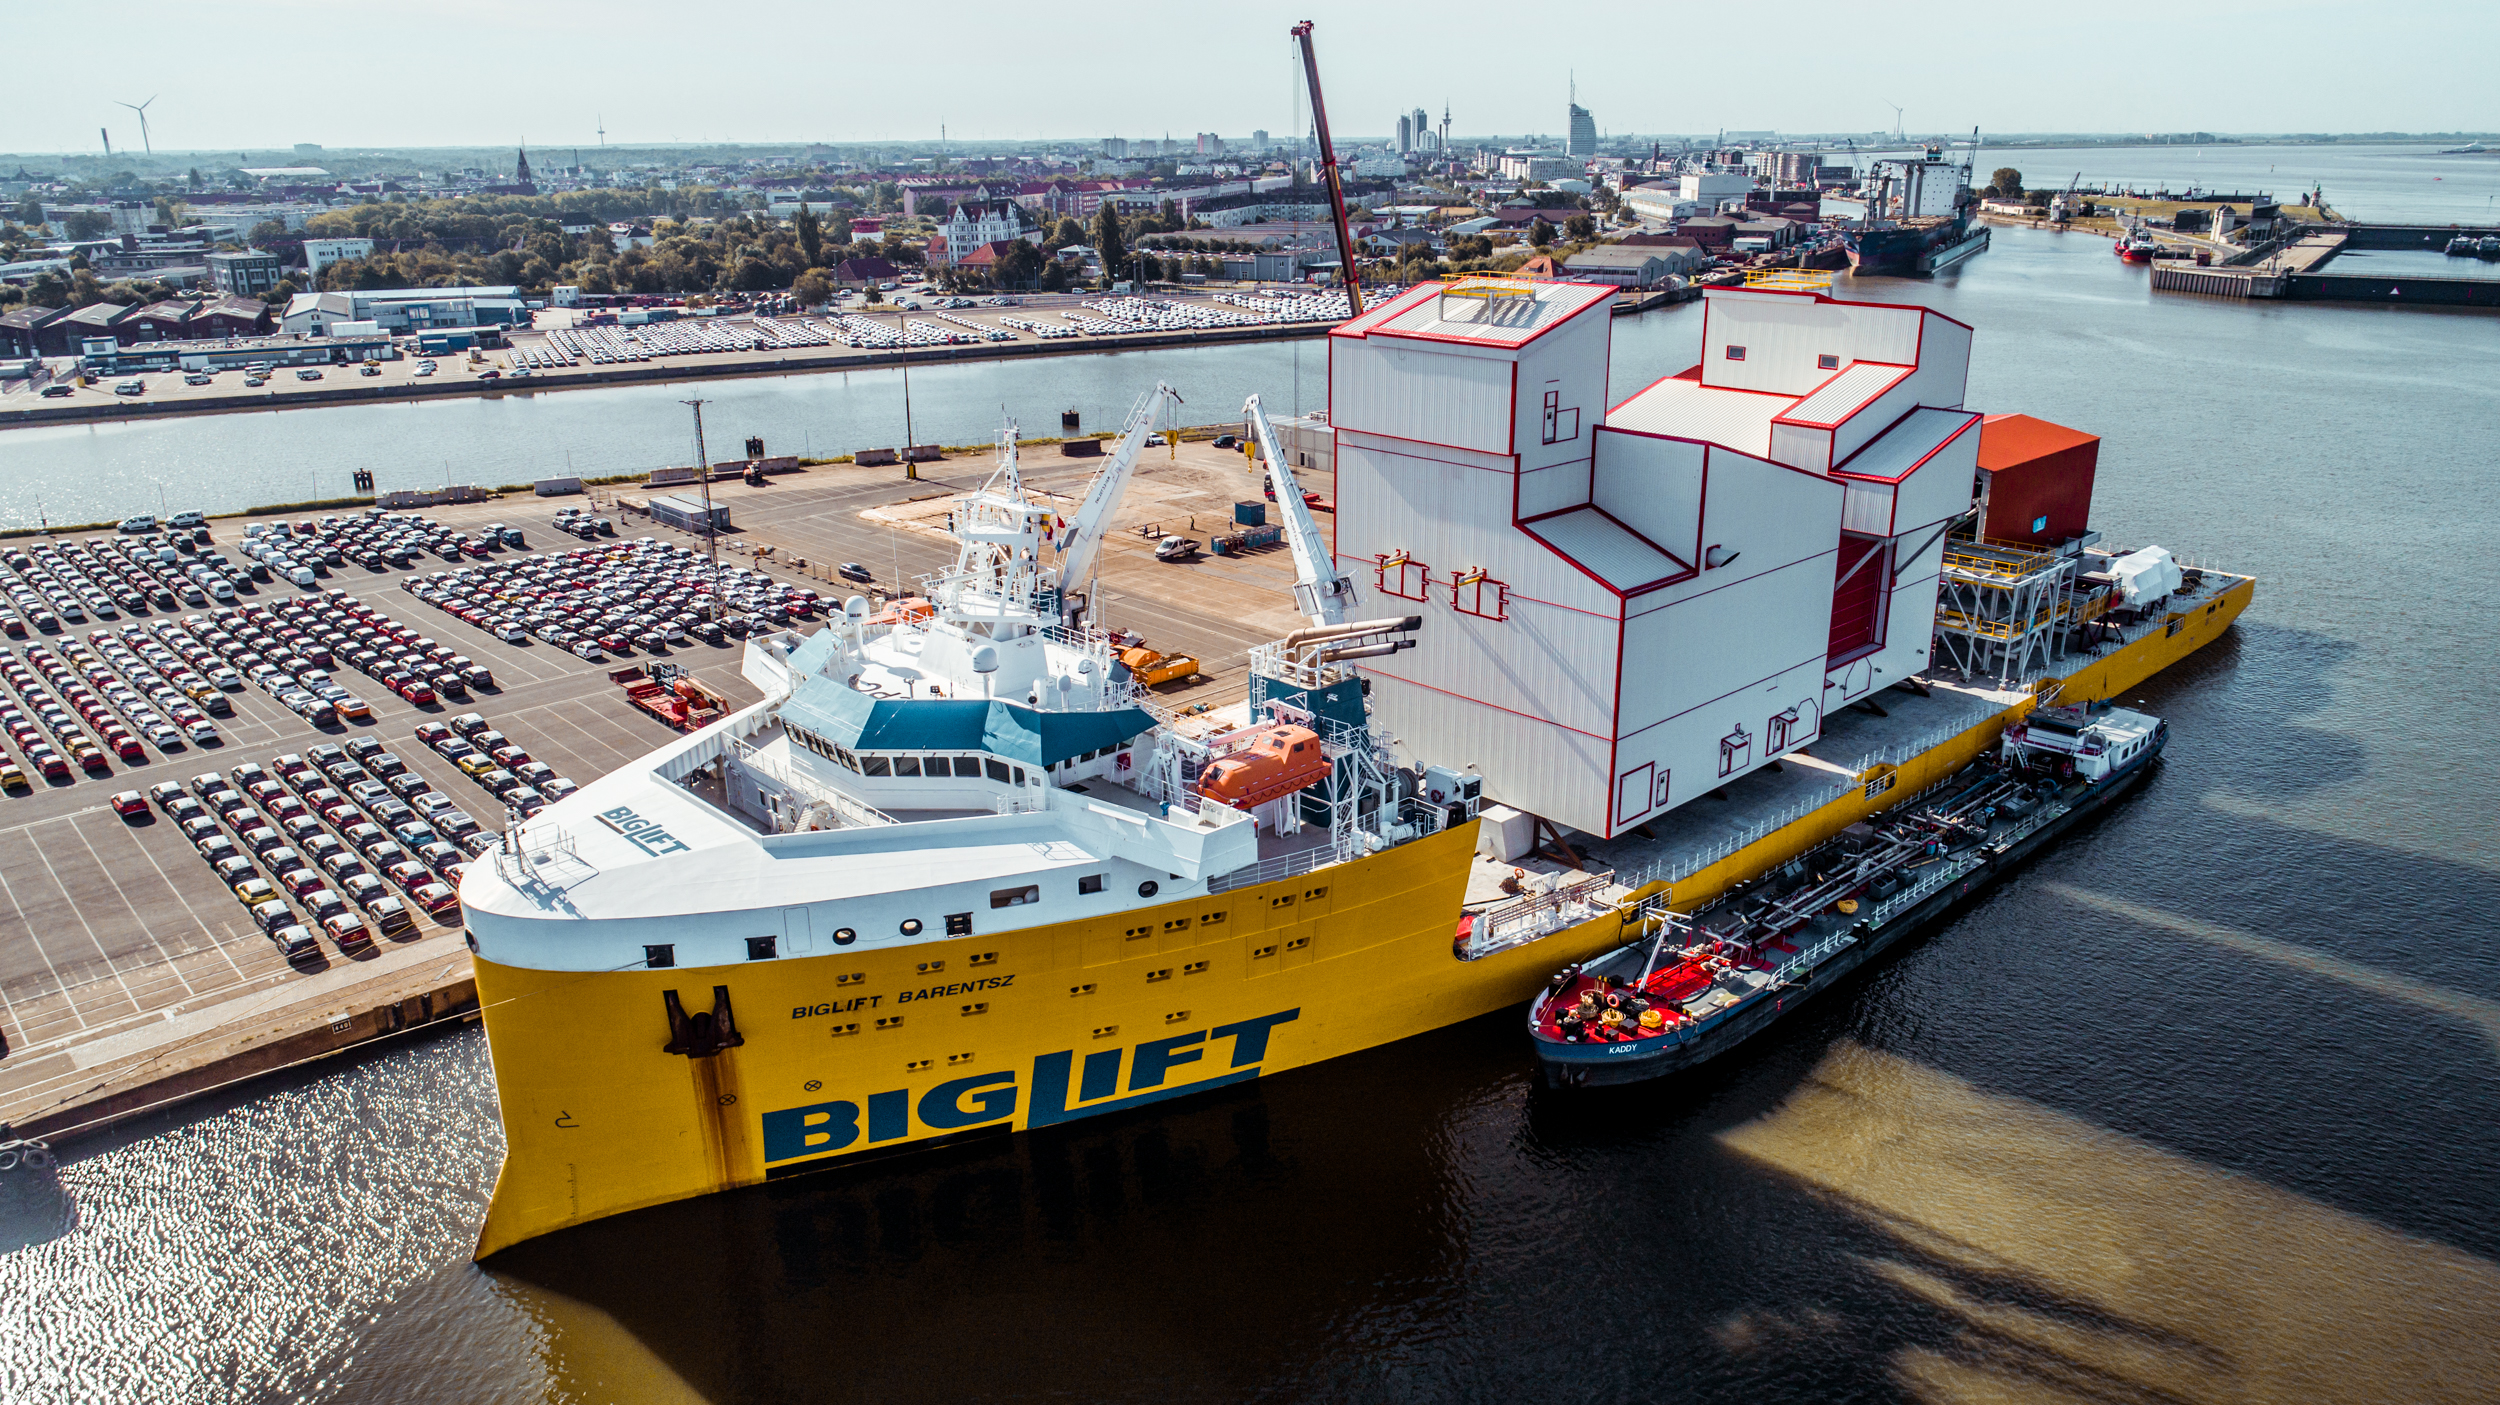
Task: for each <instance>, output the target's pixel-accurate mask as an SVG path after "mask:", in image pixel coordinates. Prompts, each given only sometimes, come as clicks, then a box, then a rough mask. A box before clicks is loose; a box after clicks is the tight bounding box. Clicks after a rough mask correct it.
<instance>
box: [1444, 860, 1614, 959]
mask: <svg viewBox="0 0 2500 1405" xmlns="http://www.w3.org/2000/svg"><path fill="white" fill-rule="evenodd" d="M1614 886H1615V875H1614V874H1613V873H1612V872H1611V871H1609V872H1606V873H1593V874H1590V875H1589V876H1588V877H1586V878H1582V879H1578V880H1576V881H1574V882H1570V883H1566V884H1564V885H1563V886H1561V887H1559V888H1556V889H1554V890H1553V891H1551V892H1547V893H1537V894H1534V895H1532V896H1529V897H1525V898H1522V899H1520V900H1519V901H1517V902H1514V903H1509V904H1506V905H1504V906H1502V907H1497V908H1491V909H1488V910H1487V911H1485V912H1482V913H1479V914H1478V915H1477V917H1476V925H1475V926H1474V927H1472V928H1470V929H1469V930H1468V933H1467V940H1465V941H1464V942H1461V943H1460V944H1459V950H1458V956H1459V959H1460V960H1462V961H1474V960H1476V959H1478V958H1479V957H1484V956H1490V955H1492V954H1493V953H1494V952H1497V951H1507V950H1509V949H1510V948H1512V947H1516V946H1526V945H1527V944H1528V943H1530V942H1532V941H1535V940H1536V939H1538V938H1539V937H1544V936H1549V935H1551V934H1553V933H1555V932H1559V931H1561V930H1562V929H1563V928H1565V927H1572V926H1577V925H1578V924H1580V923H1582V922H1586V921H1588V920H1589V919H1590V918H1592V917H1599V916H1602V915H1604V914H1605V913H1607V912H1610V911H1612V910H1613V907H1614V905H1613V904H1612V903H1610V902H1608V901H1607V899H1606V893H1607V891H1608V890H1609V889H1611V888H1613V887H1614Z"/></svg>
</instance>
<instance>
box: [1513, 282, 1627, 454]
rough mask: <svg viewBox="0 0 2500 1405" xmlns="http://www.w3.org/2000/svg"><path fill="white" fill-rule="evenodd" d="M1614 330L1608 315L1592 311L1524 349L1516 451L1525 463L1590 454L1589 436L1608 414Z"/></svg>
mask: <svg viewBox="0 0 2500 1405" xmlns="http://www.w3.org/2000/svg"><path fill="white" fill-rule="evenodd" d="M1613 332H1614V327H1613V324H1612V323H1611V322H1610V321H1609V320H1608V318H1607V317H1606V316H1605V315H1603V314H1601V313H1592V314H1590V315H1588V316H1585V317H1581V318H1578V319H1576V320H1574V321H1572V322H1569V323H1566V324H1564V325H1563V326H1561V327H1558V328H1556V329H1555V330H1554V332H1553V334H1552V335H1550V336H1546V337H1542V338H1539V339H1538V340H1537V341H1536V342H1535V343H1534V344H1533V345H1530V346H1529V347H1527V348H1526V349H1525V350H1523V351H1521V352H1520V354H1519V400H1518V405H1517V407H1516V408H1515V409H1514V410H1513V412H1512V414H1513V418H1512V420H1511V424H1512V431H1511V432H1512V434H1513V436H1514V441H1515V442H1514V443H1513V444H1512V445H1511V452H1513V453H1515V454H1517V455H1519V461H1520V462H1521V463H1523V464H1530V465H1538V466H1542V465H1545V464H1550V463H1556V462H1559V461H1561V460H1562V459H1564V458H1566V457H1583V458H1584V457H1586V456H1587V455H1588V452H1589V436H1590V434H1591V433H1593V432H1594V431H1595V430H1596V428H1597V426H1598V425H1599V424H1600V423H1602V422H1603V421H1604V420H1605V418H1606V357H1607V350H1608V347H1609V345H1610V340H1609V339H1610V338H1611V336H1612V334H1613ZM1549 399H1550V400H1551V402H1552V403H1550V404H1549V403H1548V400H1549Z"/></svg>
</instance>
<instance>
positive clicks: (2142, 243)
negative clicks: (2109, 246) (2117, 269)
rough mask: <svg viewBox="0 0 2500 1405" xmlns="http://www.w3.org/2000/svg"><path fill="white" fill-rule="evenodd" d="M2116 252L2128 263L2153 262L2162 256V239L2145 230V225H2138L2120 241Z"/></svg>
mask: <svg viewBox="0 0 2500 1405" xmlns="http://www.w3.org/2000/svg"><path fill="white" fill-rule="evenodd" d="M2116 253H2117V255H2118V257H2120V258H2121V259H2124V260H2126V261H2127V262H2128V263H2151V262H2152V261H2153V260H2155V259H2157V258H2160V257H2161V241H2160V240H2158V239H2155V238H2154V237H2153V236H2152V235H2151V234H2149V233H2147V232H2145V229H2144V226H2142V225H2137V226H2135V227H2134V228H2133V229H2130V230H2128V231H2127V234H2126V237H2125V238H2123V239H2120V240H2119V241H2118V248H2117V250H2116Z"/></svg>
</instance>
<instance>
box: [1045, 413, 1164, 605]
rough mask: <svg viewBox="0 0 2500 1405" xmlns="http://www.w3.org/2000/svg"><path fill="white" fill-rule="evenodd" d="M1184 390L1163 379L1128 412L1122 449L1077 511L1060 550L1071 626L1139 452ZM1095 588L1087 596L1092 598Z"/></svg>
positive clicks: (1062, 595) (1061, 581)
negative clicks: (1075, 601)
mask: <svg viewBox="0 0 2500 1405" xmlns="http://www.w3.org/2000/svg"><path fill="white" fill-rule="evenodd" d="M1181 403H1182V401H1181V395H1180V392H1179V391H1177V390H1174V389H1173V388H1172V387H1170V386H1168V385H1166V384H1164V383H1163V382H1161V381H1157V382H1155V388H1154V389H1152V390H1150V391H1148V392H1146V394H1145V395H1144V396H1142V397H1140V398H1139V400H1138V402H1137V404H1136V405H1135V406H1134V407H1132V408H1131V409H1130V410H1129V412H1128V423H1127V424H1126V425H1125V426H1123V428H1122V430H1121V433H1120V443H1119V447H1117V448H1115V449H1113V450H1112V451H1111V462H1110V463H1109V464H1107V465H1105V466H1104V468H1103V471H1102V472H1100V473H1098V474H1096V475H1094V482H1093V486H1092V487H1090V488H1087V489H1086V490H1085V501H1084V502H1083V503H1082V504H1081V505H1079V506H1078V508H1077V510H1076V521H1075V522H1073V523H1071V524H1069V527H1068V532H1067V535H1066V536H1065V537H1064V538H1062V539H1061V541H1060V546H1059V551H1060V555H1059V599H1060V615H1061V617H1062V618H1064V619H1067V620H1068V621H1069V622H1070V623H1071V624H1073V623H1074V622H1075V610H1076V608H1077V607H1075V606H1072V605H1070V604H1069V603H1068V601H1069V599H1070V597H1072V596H1073V595H1074V594H1075V592H1076V588H1077V586H1078V585H1079V584H1080V583H1081V582H1085V581H1087V580H1088V578H1089V577H1090V576H1091V575H1092V573H1093V570H1094V566H1095V564H1096V563H1097V562H1098V561H1099V560H1100V559H1101V557H1102V543H1103V538H1104V537H1105V536H1106V535H1107V534H1109V532H1110V530H1111V514H1112V513H1114V512H1116V511H1118V510H1119V506H1120V499H1121V497H1122V496H1123V495H1124V494H1126V493H1127V492H1128V482H1129V478H1130V477H1131V476H1132V475H1133V474H1134V472H1135V470H1136V467H1137V455H1138V452H1139V451H1140V450H1142V449H1144V448H1145V447H1146V438H1147V436H1148V435H1150V434H1152V433H1153V432H1154V430H1155V428H1156V426H1157V425H1158V424H1160V423H1162V422H1163V411H1164V407H1165V406H1166V405H1167V404H1168V405H1174V406H1177V405H1179V404H1181ZM1092 594H1093V592H1092V589H1091V587H1090V585H1089V586H1088V587H1087V590H1086V598H1087V599H1088V600H1090V599H1091V598H1092Z"/></svg>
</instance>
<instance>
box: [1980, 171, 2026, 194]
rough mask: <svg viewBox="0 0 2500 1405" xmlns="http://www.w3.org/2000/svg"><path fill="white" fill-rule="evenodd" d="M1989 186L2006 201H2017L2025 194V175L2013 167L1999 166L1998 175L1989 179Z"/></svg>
mask: <svg viewBox="0 0 2500 1405" xmlns="http://www.w3.org/2000/svg"><path fill="white" fill-rule="evenodd" d="M1988 184H1989V185H1990V186H1991V187H1993V188H1994V189H1995V190H1996V193H1997V194H1999V195H2001V196H2004V197H2005V198H2006V199H2008V200H2013V199H2017V198H2019V197H2020V196H2021V195H2022V193H2023V173H2022V172H2020V171H2017V170H2015V169H2014V168H2013V167H2011V166H1999V167H1997V169H1996V174H1995V175H1992V176H1990V177H1988Z"/></svg>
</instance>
